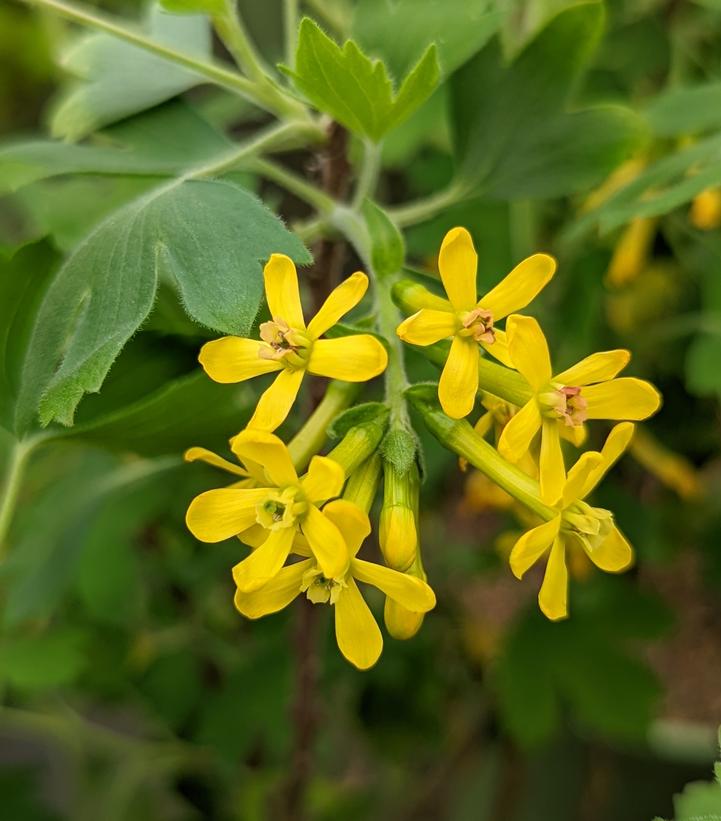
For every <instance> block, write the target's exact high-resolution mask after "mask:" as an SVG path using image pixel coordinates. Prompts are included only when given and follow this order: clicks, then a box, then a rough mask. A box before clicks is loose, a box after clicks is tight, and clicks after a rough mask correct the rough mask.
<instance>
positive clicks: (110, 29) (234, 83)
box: [25, 0, 309, 120]
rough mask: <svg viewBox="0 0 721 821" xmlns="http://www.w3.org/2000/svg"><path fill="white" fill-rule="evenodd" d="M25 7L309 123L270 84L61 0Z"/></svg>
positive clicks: (300, 110) (36, 1) (33, 0)
mask: <svg viewBox="0 0 721 821" xmlns="http://www.w3.org/2000/svg"><path fill="white" fill-rule="evenodd" d="M25 1H26V2H27V3H28V4H29V5H34V6H38V7H40V8H45V9H49V10H51V11H54V12H55V13H56V14H59V15H61V16H62V17H64V18H66V19H67V20H71V21H73V22H74V23H79V24H80V25H83V26H87V27H88V28H91V29H95V30H96V31H102V32H105V33H106V34H110V35H112V36H113V37H117V38H118V39H119V40H124V41H125V42H126V43H131V44H132V45H134V46H138V47H139V48H142V49H145V51H149V52H151V53H152V54H156V55H158V57H163V58H164V59H166V60H169V61H170V62H172V63H176V64H177V65H180V66H184V67H185V68H187V69H190V70H191V71H193V72H195V73H196V74H199V75H200V76H201V77H205V79H206V80H209V81H210V82H211V83H215V84H216V85H219V86H221V87H223V88H226V89H228V90H229V91H234V92H235V93H236V94H239V95H240V96H241V97H244V98H245V99H246V100H248V101H250V102H251V103H254V104H255V105H257V106H259V107H260V108H263V109H265V110H266V111H269V112H270V113H271V114H275V115H276V116H278V117H285V118H293V119H296V120H297V119H309V114H308V112H307V111H306V109H305V107H304V106H303V105H302V104H301V103H299V102H298V101H297V100H295V99H293V98H292V97H290V96H289V95H286V94H285V93H284V92H283V91H282V89H280V87H278V86H275V85H274V84H267V83H262V84H259V83H258V82H256V81H254V80H251V79H248V78H247V77H244V76H243V75H242V74H239V73H238V72H237V71H232V70H231V69H228V68H225V67H224V66H222V65H219V64H218V63H214V62H211V61H209V60H204V59H202V58H200V57H196V56H194V55H192V54H187V53H185V52H182V51H178V50H177V49H175V48H173V47H172V46H168V45H165V44H164V43H160V42H158V41H157V40H153V39H152V38H151V37H148V36H147V35H145V34H143V33H142V32H140V31H137V30H134V29H133V28H129V27H127V26H125V25H124V24H122V23H119V22H116V21H115V20H112V19H111V18H109V17H106V16H102V15H99V14H95V13H93V12H91V11H86V10H85V9H82V8H79V7H78V6H75V5H73V4H72V3H67V2H65V0H25Z"/></svg>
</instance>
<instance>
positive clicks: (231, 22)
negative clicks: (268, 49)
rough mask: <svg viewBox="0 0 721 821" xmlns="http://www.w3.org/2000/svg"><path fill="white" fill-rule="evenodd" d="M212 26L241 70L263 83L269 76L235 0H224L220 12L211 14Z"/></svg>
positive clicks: (259, 83) (252, 78) (260, 83)
mask: <svg viewBox="0 0 721 821" xmlns="http://www.w3.org/2000/svg"><path fill="white" fill-rule="evenodd" d="M213 27H214V28H215V30H216V31H217V32H218V36H219V37H220V39H221V40H222V41H223V43H224V44H225V47H226V48H227V49H228V51H229V52H230V53H231V54H232V55H233V58H234V59H235V61H236V63H237V64H238V66H239V67H240V68H241V70H242V71H243V72H244V73H245V74H246V75H247V76H248V77H249V78H250V79H251V80H253V81H254V82H256V83H258V85H265V84H266V83H267V82H268V81H269V79H270V78H269V77H268V73H267V72H266V70H265V67H264V66H263V61H262V60H261V58H260V55H259V54H258V52H257V51H256V50H255V46H254V45H253V43H252V41H251V39H250V37H249V35H248V32H247V31H246V30H245V26H244V25H243V21H242V20H241V18H240V16H239V15H238V9H237V6H236V3H235V0H225V2H224V3H223V10H222V12H220V13H219V14H217V15H214V16H213Z"/></svg>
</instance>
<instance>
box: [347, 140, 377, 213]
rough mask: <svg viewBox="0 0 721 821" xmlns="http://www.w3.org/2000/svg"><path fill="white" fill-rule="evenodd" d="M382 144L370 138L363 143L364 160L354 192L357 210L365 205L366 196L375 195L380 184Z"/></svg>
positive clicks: (354, 205)
mask: <svg viewBox="0 0 721 821" xmlns="http://www.w3.org/2000/svg"><path fill="white" fill-rule="evenodd" d="M380 159H381V158H380V146H379V145H378V144H377V143H373V142H371V141H370V140H366V141H365V142H364V143H363V161H362V163H361V166H360V173H359V174H358V182H357V183H356V189H355V192H354V194H353V202H352V208H354V209H355V210H356V211H357V210H359V209H360V207H361V206H362V205H363V200H365V198H366V197H373V194H374V193H375V188H376V185H377V184H378V173H379V171H380Z"/></svg>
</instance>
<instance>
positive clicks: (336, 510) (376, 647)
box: [235, 499, 436, 670]
mask: <svg viewBox="0 0 721 821" xmlns="http://www.w3.org/2000/svg"><path fill="white" fill-rule="evenodd" d="M323 515H324V516H325V517H326V518H327V519H328V521H330V522H332V523H333V524H334V526H335V527H336V528H337V529H338V530H339V531H340V532H341V533H342V534H343V538H344V539H345V544H346V545H347V548H346V549H347V551H348V553H349V555H350V562H349V563H348V564H347V567H346V569H344V570H343V571H341V572H339V573H335V574H331V573H328V572H326V570H324V569H323V568H322V567H321V566H320V565H319V563H318V561H317V559H316V558H309V559H304V560H303V561H299V562H295V563H293V564H289V565H287V566H286V567H284V568H283V569H282V570H281V571H280V572H279V573H278V574H277V575H276V576H275V577H274V578H273V579H272V580H271V581H269V582H268V583H267V584H266V585H265V586H264V587H262V588H260V589H259V590H255V591H244V590H241V589H240V588H238V591H237V592H236V595H235V606H236V607H237V609H238V610H239V612H240V613H242V614H243V615H244V616H247V617H248V618H251V619H257V618H259V617H261V616H265V615H268V614H269V613H276V612H277V611H279V610H282V609H283V608H284V607H286V606H287V605H288V604H290V602H291V601H293V599H295V598H296V596H298V595H299V594H300V593H305V594H306V596H307V597H308V599H310V601H312V602H313V603H314V604H331V605H333V608H334V616H335V635H336V640H337V642H338V647H339V649H340V651H341V653H343V655H344V656H345V657H346V658H347V659H348V661H350V662H351V664H354V665H355V666H356V667H358V668H360V669H361V670H366V669H367V668H368V667H371V666H373V665H374V664H375V663H376V661H378V658H379V656H380V654H381V651H382V650H383V638H382V636H381V632H380V629H379V627H378V625H377V623H376V621H375V619H374V618H373V614H372V613H371V611H370V609H369V608H368V605H367V604H366V602H365V600H364V599H363V596H362V595H361V593H360V590H359V589H358V585H357V583H356V582H364V583H366V584H371V585H373V586H374V587H377V588H378V589H379V590H381V591H382V592H383V593H385V594H386V596H388V597H389V598H390V599H392V600H393V601H395V602H397V603H398V604H400V605H402V606H403V607H405V608H406V609H407V610H409V611H412V612H414V613H426V612H428V611H429V610H431V609H432V608H433V607H434V606H435V603H436V597H435V595H434V593H433V591H432V590H431V588H430V587H429V586H428V585H427V584H426V583H425V582H424V581H422V580H421V579H419V578H416V577H415V576H409V575H406V574H404V573H399V572H398V571H396V570H391V569H390V568H388V567H382V566H381V565H377V564H374V563H372V562H367V561H364V560H363V559H359V558H358V557H357V553H358V551H359V549H360V547H361V544H362V543H363V540H364V539H365V538H366V536H368V534H369V533H370V530H371V528H370V522H369V521H368V516H367V515H366V514H365V513H364V512H363V511H362V510H361V509H360V508H359V507H358V506H357V505H355V504H353V503H352V502H349V501H346V500H345V499H336V500H335V501H333V502H329V503H328V504H327V505H326V506H325V507H324V508H323ZM296 549H297V551H298V552H301V551H302V547H298V548H296Z"/></svg>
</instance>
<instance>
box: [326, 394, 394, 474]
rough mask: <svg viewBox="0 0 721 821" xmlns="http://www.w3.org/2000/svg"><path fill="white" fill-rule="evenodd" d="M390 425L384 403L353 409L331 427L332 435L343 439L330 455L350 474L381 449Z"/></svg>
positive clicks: (373, 403) (370, 403) (367, 404)
mask: <svg viewBox="0 0 721 821" xmlns="http://www.w3.org/2000/svg"><path fill="white" fill-rule="evenodd" d="M387 424H388V408H387V407H386V406H385V405H383V404H382V403H380V402H368V403H366V404H365V405H358V406H356V407H355V408H351V409H350V410H348V411H346V412H345V413H344V414H342V415H341V416H340V417H339V418H338V419H336V420H335V421H334V422H333V424H332V425H331V427H330V433H331V435H334V436H339V435H340V436H342V437H343V438H342V439H341V441H340V443H339V444H337V445H336V446H335V447H334V448H333V450H332V451H331V452H330V453H329V454H328V456H329V458H330V459H333V461H334V462H337V463H338V464H339V465H340V466H341V467H342V468H343V470H344V471H345V474H346V476H350V474H351V473H353V471H354V470H356V468H358V467H359V466H360V465H361V464H362V463H363V462H365V460H366V459H368V457H369V456H371V454H373V453H374V452H375V450H376V449H377V448H378V445H380V443H381V440H382V439H383V436H384V435H385V431H386V426H387Z"/></svg>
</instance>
